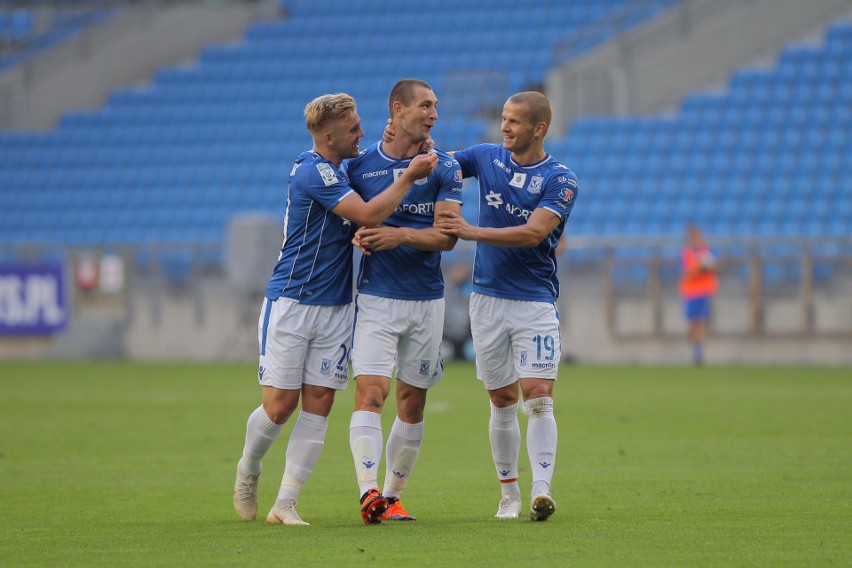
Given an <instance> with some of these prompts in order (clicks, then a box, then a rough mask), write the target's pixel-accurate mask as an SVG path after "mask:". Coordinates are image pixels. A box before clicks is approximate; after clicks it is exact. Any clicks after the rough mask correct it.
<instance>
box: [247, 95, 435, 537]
mask: <svg viewBox="0 0 852 568" xmlns="http://www.w3.org/2000/svg"><path fill="white" fill-rule="evenodd" d="M305 122H306V125H307V128H308V131H309V132H310V134H311V137H312V138H313V148H312V149H311V150H309V151H306V152H302V154H300V155H299V157H298V158H297V159H296V162H295V164H294V165H293V169H292V170H291V171H290V188H289V193H288V196H287V208H286V212H285V216H284V243H283V245H282V247H281V253H280V255H279V257H278V262H277V264H276V265H275V269H274V272H273V274H272V278H271V279H270V281H269V285H268V286H267V289H266V294H265V298H264V300H263V306H262V309H261V315H260V318H259V320H258V340H259V343H260V361H259V367H258V381H259V382H260V384H261V386H262V404H261V405H260V406H259V407H258V408H257V409H255V410H254V412H252V414H251V415H250V416H249V419H248V422H247V424H246V437H245V446H244V448H243V454H242V458H241V459H240V460H239V463H238V465H237V477H236V482H235V484H234V492H233V503H234V509H235V510H236V512H237V514H238V516H239V517H240V518H241V519H242V520H244V521H251V520H254V519H255V517H256V516H257V485H258V480H259V477H260V473H261V462H262V460H263V458H264V456H265V455H266V453H267V452H268V451H269V448H270V447H271V445H272V443H273V442H274V441H275V439H276V438H277V437H278V434H279V433H280V431H281V427H282V425H283V424H284V423H285V422H287V419H288V418H289V417H290V416H291V414H292V413H293V412H294V411H295V409H296V406H297V405H298V403H299V399H300V397H301V402H302V409H301V412H300V413H299V417H298V419H297V421H296V424H295V426H294V427H293V431H292V433H291V435H290V440H289V442H288V444H287V455H286V466H285V468H284V475H283V478H282V480H281V486H280V489H279V492H278V498H277V500H276V501H275V504H274V505H273V507H272V509H271V510H270V511H269V514H268V515H267V517H266V522H267V523H269V524H285V525H305V524H308V523H306V522H304V521H303V520H302V519H301V518H300V517H299V514H298V513H297V512H296V503H297V501H298V498H299V495H300V493H301V491H302V488H303V486H304V484H305V483H306V482H307V481H308V478H309V477H310V475H311V473H312V472H313V469H314V466H315V465H316V463H317V460H318V459H319V456H320V453H321V452H322V448H323V444H324V441H325V434H326V430H327V428H328V415H329V413H330V412H331V407H332V404H333V402H334V396H335V393H336V391H338V390H343V389H345V388H346V387H347V384H348V361H349V351H350V346H351V335H352V321H353V311H352V273H353V267H352V245H351V240H352V237H353V234H354V230H355V227H356V226H359V225H365V226H374V225H377V224H378V223H381V222H382V221H383V220H384V219H386V218H387V217H388V216H389V215H391V214H392V213H393V212H394V210H396V208H397V206H398V205H399V203H400V202H401V201H402V199H403V198H404V197H405V195H406V193H407V192H408V190H409V188H410V187H411V186H412V185H413V184H414V182H415V181H416V180H418V179H420V178H424V177H426V176H428V175H429V174H430V173H431V172H432V170H433V169H434V168H435V166H436V165H437V163H438V158H437V156H435V155H434V154H422V155H419V156H417V157H415V158H414V159H413V160H411V163H410V164H409V165H408V168H407V169H406V170H405V171H404V172H402V173H401V174H400V175H399V177H398V178H396V179H395V181H394V182H393V183H392V184H391V185H390V186H389V187H388V188H387V189H386V190H385V191H384V192H382V193H380V194H378V195H376V196H374V197H373V199H371V200H370V201H369V202H365V201H364V200H363V199H362V198H361V196H360V195H359V194H358V193H357V192H356V191H354V190H353V189H352V187H350V185H349V181H348V179H347V176H346V173H345V172H344V171H343V170H341V163H342V162H343V160H344V159H347V158H355V157H356V156H358V154H359V146H358V143H359V140H360V139H361V138H362V137H363V136H364V131H363V130H362V129H361V120H360V118H359V116H358V112H357V108H356V103H355V100H354V99H353V98H352V97H351V96H349V95H347V94H345V93H339V94H333V95H323V96H320V97H317V98H316V99H314V100H313V101H311V102H310V103H308V105H307V106H306V107H305Z"/></svg>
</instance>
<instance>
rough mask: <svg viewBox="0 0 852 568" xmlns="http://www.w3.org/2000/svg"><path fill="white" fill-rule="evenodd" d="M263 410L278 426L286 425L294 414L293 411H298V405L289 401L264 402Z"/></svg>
mask: <svg viewBox="0 0 852 568" xmlns="http://www.w3.org/2000/svg"><path fill="white" fill-rule="evenodd" d="M297 402H298V400H297ZM263 410H265V411H266V415H267V416H269V419H270V420H272V421H273V422H275V423H276V424H284V423H285V422H287V419H288V418H290V416H291V415H292V414H293V411H294V410H296V404H294V403H291V402H290V401H289V400H275V401H270V402H264V403H263Z"/></svg>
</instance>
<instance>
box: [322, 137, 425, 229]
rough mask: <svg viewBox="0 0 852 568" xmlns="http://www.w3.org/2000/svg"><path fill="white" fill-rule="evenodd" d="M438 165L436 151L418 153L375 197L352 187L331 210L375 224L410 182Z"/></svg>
mask: <svg viewBox="0 0 852 568" xmlns="http://www.w3.org/2000/svg"><path fill="white" fill-rule="evenodd" d="M437 165H438V156H436V155H435V154H434V153H431V152H429V153H427V154H418V155H417V156H415V157H414V159H413V160H411V163H410V164H409V165H408V167H407V168H406V169H405V172H403V174H402V175H401V176H399V179H397V180H396V181H394V182H393V183H392V184H391V186H390V187H388V188H387V189H386V190H384V191H383V192H381V193H380V194H378V195H377V196H376V197H374V198H373V199H371V200H369V201H364V200H363V199H361V196H360V195H358V193H357V192H355V191H353V192H351V193H349V195H347V196H346V197H344V198H343V199H341V200H340V202H339V203H338V204H337V205H336V206H335V207H334V208H333V209H332V210H331V211H332V213H334V214H335V215H337V216H338V217H343V218H344V219H348V220H350V221H352V222H353V223H355V224H356V225H363V226H366V227H374V226H376V225H378V224H379V223H381V222H382V221H384V220H385V219H387V218H388V217H390V215H391V213H393V212H394V210H396V208H397V206H398V205H399V204H400V202H401V201H402V199H403V198H404V197H405V194H406V193H408V190H409V188H411V184H413V183H414V182H415V181H416V180H418V179H421V178H424V177H426V176H428V175H429V174H431V173H432V170H434V169H435V166H437Z"/></svg>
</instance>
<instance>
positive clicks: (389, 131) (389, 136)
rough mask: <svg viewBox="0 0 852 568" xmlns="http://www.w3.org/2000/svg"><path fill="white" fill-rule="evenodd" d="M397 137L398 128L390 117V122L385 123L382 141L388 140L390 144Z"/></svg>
mask: <svg viewBox="0 0 852 568" xmlns="http://www.w3.org/2000/svg"><path fill="white" fill-rule="evenodd" d="M394 138H396V129H395V128H394V127H393V126H391V119H388V123H387V124H386V125H385V130H384V132H383V133H382V142H387V143H388V144H390V143H391V142H393V141H394Z"/></svg>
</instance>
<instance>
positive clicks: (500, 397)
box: [488, 389, 518, 408]
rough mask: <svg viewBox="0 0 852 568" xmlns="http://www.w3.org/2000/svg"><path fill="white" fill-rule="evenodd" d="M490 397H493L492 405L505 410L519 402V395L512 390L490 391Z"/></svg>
mask: <svg viewBox="0 0 852 568" xmlns="http://www.w3.org/2000/svg"><path fill="white" fill-rule="evenodd" d="M488 395H489V396H490V397H491V404H493V405H494V406H496V407H497V408H505V407H507V406H512V405H513V404H516V403H517V402H518V393H517V392H515V391H512V390H507V389H498V390H493V391H488Z"/></svg>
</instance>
